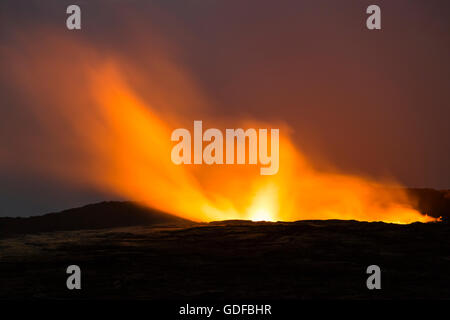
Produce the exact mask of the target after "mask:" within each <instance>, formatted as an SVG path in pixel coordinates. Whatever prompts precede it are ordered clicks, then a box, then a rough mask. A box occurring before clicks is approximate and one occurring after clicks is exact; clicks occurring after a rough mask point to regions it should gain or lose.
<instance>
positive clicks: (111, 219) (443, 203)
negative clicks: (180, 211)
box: [0, 188, 450, 237]
mask: <svg viewBox="0 0 450 320" xmlns="http://www.w3.org/2000/svg"><path fill="white" fill-rule="evenodd" d="M407 191H408V193H409V194H410V195H411V197H413V198H414V199H416V202H417V207H416V209H417V210H419V211H420V212H422V213H423V214H428V215H429V216H432V217H435V218H438V217H442V220H443V221H450V191H449V190H440V191H439V190H434V189H418V188H416V189H407ZM180 223H193V222H192V221H189V220H186V219H183V218H179V217H176V216H174V215H171V214H168V213H164V212H161V211H158V210H154V209H149V208H146V207H143V206H140V205H138V204H136V203H133V202H120V201H109V202H101V203H96V204H90V205H86V206H84V207H79V208H73V209H68V210H64V211H61V212H56V213H49V214H45V215H42V216H35V217H28V218H0V237H5V236H10V235H15V234H28V233H38V232H53V231H70V230H84V229H106V228H118V227H129V226H144V225H154V224H180ZM220 223H221V222H218V224H220ZM227 223H228V224H233V223H234V224H242V223H245V222H244V221H228V222H227Z"/></svg>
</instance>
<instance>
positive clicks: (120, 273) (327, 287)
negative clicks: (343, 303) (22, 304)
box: [0, 189, 450, 302]
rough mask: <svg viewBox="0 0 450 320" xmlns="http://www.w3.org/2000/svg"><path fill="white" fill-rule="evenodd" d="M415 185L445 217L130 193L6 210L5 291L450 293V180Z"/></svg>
mask: <svg viewBox="0 0 450 320" xmlns="http://www.w3.org/2000/svg"><path fill="white" fill-rule="evenodd" d="M408 192H410V193H411V195H412V196H413V197H415V198H416V199H417V209H418V210H420V211H421V212H423V213H427V214H429V215H431V216H433V217H442V222H439V223H430V224H422V223H414V224H411V225H395V224H386V223H366V222H356V221H331V220H330V221H301V222H292V223H263V222H260V223H252V222H246V221H226V222H216V223H209V224H198V223H193V222H190V221H187V220H184V219H180V218H177V217H175V216H173V215H169V214H166V213H163V212H159V211H156V210H151V209H148V208H143V207H141V206H139V205H137V204H134V203H131V202H103V203H98V204H92V205H87V206H84V207H81V208H74V209H69V210H65V211H62V212H58V213H50V214H47V215H42V216H37V217H30V218H0V299H133V298H138V299H176V300H180V299H181V300H183V299H187V300H194V299H202V300H229V299H233V300H242V301H243V302H245V301H248V300H250V299H266V298H267V299H271V300H274V299H275V300H280V299H281V300H284V299H308V298H339V299H365V298H379V299H391V298H395V299H408V298H437V299H450V223H449V221H450V219H449V218H450V191H449V190H443V191H437V190H432V189H409V190H408ZM73 264H74V265H78V266H80V267H81V272H82V289H81V290H72V291H71V290H68V289H67V287H66V279H67V277H68V275H67V274H66V269H67V267H68V266H69V265H73ZM372 264H375V265H378V266H380V268H381V270H382V275H381V283H382V289H381V290H372V291H370V290H368V289H367V287H366V279H367V277H368V275H367V274H366V268H367V267H368V266H369V265H372Z"/></svg>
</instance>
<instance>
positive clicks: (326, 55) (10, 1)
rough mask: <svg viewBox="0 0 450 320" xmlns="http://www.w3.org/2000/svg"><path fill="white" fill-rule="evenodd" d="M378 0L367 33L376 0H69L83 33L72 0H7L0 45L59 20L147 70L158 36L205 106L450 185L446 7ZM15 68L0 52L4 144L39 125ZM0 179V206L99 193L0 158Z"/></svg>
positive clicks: (302, 142)
mask: <svg viewBox="0 0 450 320" xmlns="http://www.w3.org/2000/svg"><path fill="white" fill-rule="evenodd" d="M376 2H377V4H378V5H379V6H380V7H381V8H382V27H383V29H382V30H381V31H374V32H372V31H368V30H367V29H366V28H365V17H366V16H365V14H364V11H365V8H366V7H367V6H368V5H369V4H372V1H351V0H347V1H334V0H308V1H279V2H275V1H200V0H196V1H164V0H161V1H118V0H117V1H112V0H111V1H77V2H76V3H77V4H79V5H80V6H81V8H82V30H81V31H80V32H78V31H76V32H69V31H65V19H66V14H65V8H66V7H67V5H69V4H73V3H75V2H73V1H17V0H3V1H2V2H1V3H0V21H1V30H0V32H1V33H0V36H1V40H2V42H1V48H2V49H3V50H5V49H10V48H15V47H16V41H17V39H18V38H22V39H24V38H25V39H27V36H29V35H27V30H30V29H38V28H48V29H49V30H55V29H57V30H59V29H60V32H66V36H67V37H73V38H76V39H78V40H82V41H85V42H88V43H91V44H92V45H94V46H98V47H101V48H102V49H103V50H104V51H105V52H111V53H114V54H117V55H120V56H122V57H124V58H125V59H128V60H129V61H130V64H134V65H135V66H139V67H140V68H142V69H143V70H144V71H145V70H147V69H148V70H150V66H149V61H148V56H146V55H145V52H146V50H151V49H152V46H154V47H155V50H156V47H158V48H160V47H161V46H163V47H164V48H165V50H166V52H168V53H169V54H171V55H173V56H174V57H176V59H177V61H179V62H180V64H182V65H183V66H184V67H185V68H187V69H188V70H189V71H190V74H191V75H192V76H193V77H194V79H195V80H196V82H197V83H198V85H199V87H200V88H202V91H203V92H204V94H205V95H206V96H207V97H208V101H210V102H211V108H210V109H209V111H208V112H211V113H214V114H215V115H219V116H223V117H230V118H233V117H247V118H255V119H260V120H273V119H277V120H281V121H285V122H287V123H288V124H289V125H290V126H291V127H292V128H293V130H294V138H295V140H296V142H297V143H298V145H299V146H300V147H301V148H303V149H304V150H305V151H306V153H308V154H312V155H314V157H315V158H316V159H317V164H318V165H321V164H324V163H323V162H324V161H323V159H326V161H327V162H331V163H333V164H335V165H337V166H338V167H340V168H342V169H344V170H347V171H350V172H359V173H364V174H369V175H374V176H380V175H382V176H393V177H395V178H396V179H398V180H400V181H401V182H403V183H404V184H406V185H409V186H429V187H435V188H449V182H450V168H449V166H448V163H450V138H449V137H450V128H449V126H448V119H450V105H449V104H450V102H449V101H450V90H449V85H450V62H449V60H448V57H449V53H450V41H449V39H450V37H449V30H450V19H448V12H450V11H449V9H450V4H449V2H448V1H446V0H442V1H438V0H433V1H418V0H417V1H412V0H409V1H406V0H405V1H395V2H394V1H376ZM30 40H36V39H30ZM23 54H24V55H27V54H33V53H32V52H23ZM14 71H15V70H14V66H13V65H9V64H8V62H7V61H6V62H5V61H3V62H2V75H1V76H0V95H1V101H2V102H1V105H0V108H1V109H0V112H1V118H0V134H1V139H0V142H1V143H2V148H3V149H4V150H2V152H0V155H1V154H4V153H5V152H8V150H5V149H9V148H11V147H12V146H13V145H14V144H16V143H20V140H21V136H22V135H24V136H26V135H31V134H33V130H36V128H34V127H33V119H31V116H30V115H29V114H27V112H26V110H27V105H26V104H27V102H26V101H25V99H23V97H22V96H21V94H20V89H18V88H15V87H14V84H13V83H12V82H11V81H10V79H11V74H13V73H14ZM140 91H141V94H142V95H144V96H145V94H146V90H145V88H140ZM187 116H189V113H187ZM192 117H193V118H194V115H192ZM0 163H1V162H0ZM0 177H2V180H1V181H0V190H1V194H0V197H1V198H0V203H1V204H0V205H1V206H2V210H1V211H0V212H1V213H0V214H1V215H20V214H37V213H41V212H42V211H46V210H50V209H51V210H53V209H56V207H55V206H60V208H61V209H63V208H65V207H70V206H72V205H76V204H79V203H81V202H82V201H83V199H86V202H89V201H91V200H92V199H94V198H96V197H98V198H100V197H101V196H100V195H96V194H95V193H93V192H91V191H89V190H81V191H80V190H78V191H77V190H70V189H68V188H67V187H66V188H62V187H61V186H60V185H58V183H57V182H55V181H50V180H49V178H45V177H36V176H35V175H33V174H31V173H27V172H26V170H25V171H21V172H11V171H9V172H5V169H1V168H0ZM104 197H108V196H107V195H104ZM55 198H57V199H60V200H61V201H59V200H58V202H57V203H56V202H55ZM55 203H56V204H55ZM36 211H39V212H36Z"/></svg>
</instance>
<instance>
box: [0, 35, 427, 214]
mask: <svg viewBox="0 0 450 320" xmlns="http://www.w3.org/2000/svg"><path fill="white" fill-rule="evenodd" d="M46 41H47V42H46V43H45V46H39V49H36V48H37V47H38V46H37V45H33V44H32V43H24V44H23V47H22V50H23V52H27V51H29V50H31V48H34V49H36V50H37V51H35V54H34V55H33V56H29V55H27V56H24V55H22V54H20V53H18V52H14V51H12V52H11V51H6V52H3V55H7V56H8V58H9V61H13V62H14V65H15V66H16V68H14V72H13V73H12V78H13V80H14V81H15V83H16V84H17V85H18V86H20V87H22V88H23V89H24V90H25V92H26V97H27V99H29V105H31V106H34V108H32V109H31V110H27V112H28V113H29V114H30V115H32V116H33V118H34V119H35V123H34V125H36V130H35V132H33V134H32V135H30V136H27V137H25V139H24V140H21V141H20V143H18V145H16V146H14V148H16V149H15V150H10V151H12V152H11V153H10V154H6V156H5V157H3V161H4V164H3V165H4V166H8V165H10V166H20V165H21V166H23V167H27V168H33V170H35V171H36V172H39V173H40V174H43V175H46V176H52V177H55V178H57V179H62V180H63V181H64V182H65V183H67V184H69V185H70V184H74V185H83V186H90V187H92V188H95V189H97V190H102V191H107V192H112V193H114V194H116V195H118V196H120V197H123V198H127V199H129V200H133V201H137V202H140V203H142V204H144V205H146V206H148V207H152V208H155V209H158V210H162V211H165V212H170V213H173V214H175V215H178V216H179V217H183V218H186V219H190V220H193V221H213V220H230V219H248V220H255V221H260V220H264V221H296V220H307V219H345V220H359V221H384V222H394V223H411V222H416V221H420V222H429V221H434V220H435V219H434V218H431V217H429V216H426V215H422V214H421V213H419V212H418V211H417V210H416V209H415V204H414V199H410V198H409V197H408V196H407V195H406V193H405V192H404V191H402V190H401V188H400V185H399V184H397V183H395V182H394V181H377V180H375V179H370V178H365V177H362V176H356V175H352V174H345V173H343V172H340V171H338V170H336V169H333V168H330V169H329V170H318V169H316V168H315V166H314V161H313V160H312V159H309V158H308V157H307V156H306V155H305V154H303V153H302V151H301V150H300V149H299V148H298V147H296V146H295V145H294V143H293V142H292V141H291V138H290V135H289V132H291V131H292V129H290V128H289V126H288V125H286V124H284V123H282V122H279V121H276V122H274V123H266V122H260V121H256V120H246V121H242V122H236V121H229V120H228V119H225V118H218V117H215V116H212V115H211V113H210V112H208V101H207V99H206V98H204V97H203V95H202V94H200V93H199V91H200V90H199V89H198V88H196V86H195V84H194V83H193V81H192V80H191V79H190V77H189V76H188V75H187V74H185V73H184V72H182V70H181V69H180V68H177V66H176V65H175V64H174V62H172V61H170V59H167V58H166V57H165V56H153V57H152V59H153V60H155V61H158V67H154V68H153V69H151V72H150V80H149V79H148V78H146V80H145V81H144V80H142V75H141V73H140V72H139V71H138V70H136V69H134V68H132V67H130V66H129V64H127V63H126V62H125V61H123V59H121V57H120V56H116V55H111V54H109V55H107V54H106V53H105V52H102V51H101V50H95V49H94V48H92V47H89V46H88V45H87V44H82V43H79V42H77V41H75V40H71V41H68V40H63V39H62V38H60V37H58V36H56V35H55V36H53V37H50V38H49V39H47V40H46ZM154 55H155V54H154ZM105 56H106V57H107V59H105ZM49 60H51V61H52V66H51V67H49V65H48V64H47V63H46V62H47V61H49ZM49 72H51V74H52V77H51V78H48V77H46V75H48V73H49ZM67 74H70V76H67ZM147 77H148V75H147ZM43 78H46V79H48V80H46V81H45V82H42V81H41V80H39V79H43ZM133 83H134V84H135V86H136V87H139V86H140V88H141V91H139V90H138V89H134V88H133ZM167 83H170V85H171V86H170V87H169V88H167V87H165V85H167ZM142 88H144V89H143V90H142ZM168 92H170V94H168ZM195 106H197V107H195ZM185 108H191V109H190V110H189V111H190V112H191V113H192V114H195V116H196V117H199V116H201V117H202V118H203V119H207V123H208V124H210V125H214V126H215V127H217V128H224V127H227V126H228V125H229V124H232V127H234V128H249V127H254V128H267V129H270V128H280V131H279V132H280V137H279V172H278V173H277V174H275V175H273V176H261V175H260V174H259V170H258V168H255V166H251V165H248V164H235V165H222V166H217V165H210V166H205V165H195V164H192V165H181V166H180V165H175V164H174V163H172V161H171V158H170V157H171V149H172V147H173V145H174V143H173V142H172V141H171V132H172V131H173V130H174V129H175V128H177V127H186V125H187V124H189V123H190V124H192V121H193V119H192V118H191V119H187V118H186V117H181V116H179V114H183V110H184V109H185ZM175 111H176V113H175ZM175 114H177V116H176V115H175ZM194 119H195V118H194ZM43 141H45V143H43ZM33 146H34V147H33ZM36 146H39V147H38V152H39V157H31V156H30V154H29V152H30V150H31V152H33V150H35V151H36V149H35V147H36ZM246 151H248V140H247V144H246ZM355 152H357V150H355ZM18 153H20V154H21V155H22V156H21V159H20V160H19V161H18V160H17V159H14V154H18ZM23 154H26V155H27V156H23ZM8 156H10V157H8ZM246 157H248V152H247V154H246ZM30 161H32V162H30ZM247 163H248V162H247Z"/></svg>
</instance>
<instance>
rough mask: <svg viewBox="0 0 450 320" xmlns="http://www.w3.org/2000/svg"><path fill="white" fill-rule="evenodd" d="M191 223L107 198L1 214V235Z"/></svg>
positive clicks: (133, 204) (131, 203)
mask: <svg viewBox="0 0 450 320" xmlns="http://www.w3.org/2000/svg"><path fill="white" fill-rule="evenodd" d="M174 223H175V224H179V223H190V221H189V220H186V219H182V218H179V217H176V216H174V215H170V214H167V213H164V212H161V211H158V210H154V209H149V208H146V207H143V206H140V205H138V204H136V203H133V202H120V201H108V202H100V203H95V204H89V205H86V206H83V207H79V208H73V209H68V210H64V211H61V212H56V213H48V214H45V215H42V216H36V217H28V218H0V237H2V236H5V235H12V234H24V233H38V232H52V231H69V230H83V229H104V228H117V227H128V226H139V225H155V224H174Z"/></svg>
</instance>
